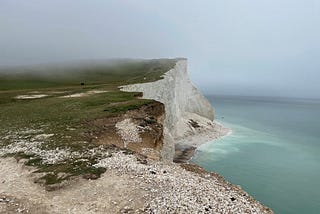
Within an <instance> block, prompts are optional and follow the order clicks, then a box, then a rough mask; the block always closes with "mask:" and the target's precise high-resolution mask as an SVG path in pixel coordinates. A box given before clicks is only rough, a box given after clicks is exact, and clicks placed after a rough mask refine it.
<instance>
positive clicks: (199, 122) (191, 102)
mask: <svg viewBox="0 0 320 214" xmlns="http://www.w3.org/2000/svg"><path fill="white" fill-rule="evenodd" d="M121 90H123V91H135V92H143V98H146V99H153V100H156V101H159V102H161V103H163V104H164V105H165V120H164V142H163V149H162V154H161V156H162V159H164V160H172V159H173V155H174V148H175V145H176V144H179V145H187V146H197V145H200V144H201V143H205V142H207V141H210V140H212V139H215V138H217V137H219V136H221V135H224V134H225V133H226V132H227V129H225V128H223V127H222V126H220V125H219V124H216V123H214V122H213V119H214V111H213V108H212V106H211V105H210V103H209V101H208V100H207V99H206V98H205V97H204V96H203V95H202V94H201V93H200V92H199V91H198V89H197V88H196V87H195V86H194V85H193V84H192V83H191V81H190V79H189V76H188V73H187V60H186V59H179V60H177V62H176V65H175V66H174V68H172V69H171V70H169V71H168V72H166V73H165V75H164V76H163V79H161V80H158V81H156V82H149V83H141V84H133V85H126V86H122V87H121Z"/></svg>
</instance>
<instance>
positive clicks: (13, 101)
mask: <svg viewBox="0 0 320 214" xmlns="http://www.w3.org/2000/svg"><path fill="white" fill-rule="evenodd" d="M175 62H176V60H174V59H173V60H169V59H162V60H140V61H113V62H108V63H101V62H100V63H96V64H92V63H91V64H82V65H77V66H71V65H67V66H50V67H44V66H40V67H39V66H38V67H33V68H32V67H29V68H18V69H16V68H15V69H12V68H10V69H3V70H1V71H0V156H1V155H2V156H14V157H16V158H27V159H28V161H27V162H26V164H27V165H32V166H36V167H38V169H39V172H45V173H46V174H45V175H44V176H43V177H42V178H41V179H40V180H42V182H44V183H46V184H55V183H59V182H61V181H63V180H65V179H68V178H70V177H72V176H75V175H86V176H89V177H92V176H93V177H98V176H99V175H100V174H101V173H103V172H104V169H102V168H95V167H93V165H94V164H95V163H96V162H97V158H99V157H101V155H106V154H107V155H108V152H107V150H108V148H102V147H99V148H98V145H94V144H92V143H89V141H88V139H87V137H86V136H85V135H84V133H86V132H90V129H94V127H88V126H87V125H86V124H87V123H85V121H90V120H93V119H96V118H103V117H112V116H116V115H119V114H123V113H125V112H126V111H128V110H131V109H135V108H139V107H140V106H142V105H145V104H148V103H150V102H152V101H150V100H144V99H137V98H136V95H137V93H129V92H121V91H119V89H118V86H120V85H125V84H132V83H137V82H152V81H155V80H158V79H160V78H161V76H162V75H163V74H164V73H165V72H166V71H168V70H170V69H171V68H172V67H173V66H174V65H175ZM81 83H84V85H81ZM92 90H95V91H97V90H99V91H101V92H103V93H98V94H91V95H90V96H83V97H72V98H62V96H67V95H72V94H76V93H87V92H88V91H92ZM39 94H46V95H47V97H44V98H40V99H17V98H16V97H17V96H20V95H28V96H29V95H39ZM114 103H118V104H117V105H110V104H114ZM35 148H36V149H35ZM103 151H104V152H103ZM51 156H52V157H51ZM57 157H58V159H57ZM50 158H51V159H52V158H53V159H54V158H56V159H55V161H51V162H50V160H51V159H50Z"/></svg>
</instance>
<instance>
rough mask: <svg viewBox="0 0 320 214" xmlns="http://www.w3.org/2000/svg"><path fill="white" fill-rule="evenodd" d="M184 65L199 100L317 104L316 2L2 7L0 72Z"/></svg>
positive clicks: (166, 0) (14, 1) (75, 2)
mask: <svg viewBox="0 0 320 214" xmlns="http://www.w3.org/2000/svg"><path fill="white" fill-rule="evenodd" d="M118 57H126V58H128V57H129V58H159V57H187V58H188V59H189V73H190V75H191V78H192V80H193V81H194V82H195V83H196V85H197V86H198V87H199V88H200V89H201V90H203V91H204V92H205V93H206V94H233V95H237V94H241V95H255V96H257V95H258V96H259V95H263V96H294V97H313V98H320V84H319V80H320V1H319V0H260V1H257V0H219V1H218V0H199V1H195V0H161V1H160V0H158V1H155V0H104V1H102V0H68V1H66V0H50V1H49V0H27V1H23V0H20V1H18V0H0V66H5V65H22V64H37V63H46V62H57V61H70V60H81V59H105V58H118Z"/></svg>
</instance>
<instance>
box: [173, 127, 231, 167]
mask: <svg viewBox="0 0 320 214" xmlns="http://www.w3.org/2000/svg"><path fill="white" fill-rule="evenodd" d="M214 124H215V128H214V129H213V130H207V131H206V132H205V133H200V134H199V135H195V136H193V137H192V138H187V139H186V140H185V141H187V143H186V142H184V143H177V144H176V145H175V154H174V158H173V162H174V163H189V162H190V160H191V159H192V158H193V157H194V154H195V153H196V151H197V149H198V148H199V147H200V146H201V145H205V144H207V143H214V141H216V140H219V139H221V138H223V137H226V136H229V135H231V134H232V130H231V129H230V128H226V127H224V126H223V125H222V124H221V123H220V122H217V121H214ZM180 141H181V140H180Z"/></svg>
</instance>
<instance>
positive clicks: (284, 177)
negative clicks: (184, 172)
mask: <svg viewBox="0 0 320 214" xmlns="http://www.w3.org/2000/svg"><path fill="white" fill-rule="evenodd" d="M209 99H210V101H211V103H212V105H213V106H214V107H215V111H216V119H217V120H218V121H220V122H221V123H222V124H224V125H225V126H227V127H230V128H231V129H232V134H230V135H228V136H225V137H223V138H222V139H220V140H218V141H215V142H209V143H207V144H204V145H202V146H200V147H199V148H198V151H197V152H196V154H195V156H194V158H193V159H192V162H194V163H196V164H199V165H201V166H203V167H204V168H206V169H207V170H210V171H216V172H218V173H220V174H221V175H223V176H224V177H225V178H226V179H227V180H229V181H230V182H232V183H234V184H238V185H240V186H241V187H242V188H243V189H244V190H246V191H247V192H248V193H250V194H251V195H252V196H253V197H255V198H256V199H257V200H259V201H260V202H262V203H263V204H265V205H267V206H269V207H270V208H271V209H273V210H274V212H275V213H281V214H282V213H283V214H295V213H297V214H319V213H320V102H319V101H308V100H292V99H285V100H284V99H281V100H280V99H261V98H260V99H259V98H247V97H221V96H220V97H209Z"/></svg>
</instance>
